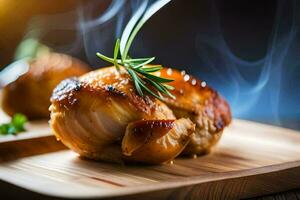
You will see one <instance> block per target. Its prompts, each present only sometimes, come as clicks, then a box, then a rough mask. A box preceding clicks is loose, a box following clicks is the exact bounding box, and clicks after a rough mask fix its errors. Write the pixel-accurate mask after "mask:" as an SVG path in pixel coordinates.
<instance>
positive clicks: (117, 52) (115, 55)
mask: <svg viewBox="0 0 300 200" xmlns="http://www.w3.org/2000/svg"><path fill="white" fill-rule="evenodd" d="M119 49H120V39H117V41H116V45H115V49H114V65H115V67H116V68H117V70H118V71H120V67H119V64H118V60H117V58H118V55H119Z"/></svg>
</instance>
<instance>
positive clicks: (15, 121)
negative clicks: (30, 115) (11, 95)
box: [0, 113, 27, 135]
mask: <svg viewBox="0 0 300 200" xmlns="http://www.w3.org/2000/svg"><path fill="white" fill-rule="evenodd" d="M26 122H27V118H26V116H25V115H23V114H20V113H17V114H15V115H14V116H13V117H12V119H11V121H10V122H9V123H4V124H1V125H0V135H16V134H17V133H20V132H23V131H25V128H24V125H25V123H26Z"/></svg>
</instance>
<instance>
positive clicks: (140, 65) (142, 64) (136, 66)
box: [132, 57, 155, 69]
mask: <svg viewBox="0 0 300 200" xmlns="http://www.w3.org/2000/svg"><path fill="white" fill-rule="evenodd" d="M154 59H155V57H152V58H150V59H149V60H146V61H145V62H141V63H139V64H137V65H133V66H132V67H133V68H134V69H137V68H140V67H143V66H144V65H147V64H149V63H151V62H152V61H153V60H154Z"/></svg>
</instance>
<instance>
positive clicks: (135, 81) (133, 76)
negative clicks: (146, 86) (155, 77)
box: [127, 68, 144, 96]
mask: <svg viewBox="0 0 300 200" xmlns="http://www.w3.org/2000/svg"><path fill="white" fill-rule="evenodd" d="M127 71H128V73H129V74H130V76H131V77H132V79H133V82H134V85H135V88H136V90H137V92H138V93H139V95H140V96H144V94H143V91H142V89H141V87H140V84H143V83H142V82H141V81H140V79H139V77H138V75H137V74H136V73H135V72H134V71H133V70H131V69H129V68H128V69H127Z"/></svg>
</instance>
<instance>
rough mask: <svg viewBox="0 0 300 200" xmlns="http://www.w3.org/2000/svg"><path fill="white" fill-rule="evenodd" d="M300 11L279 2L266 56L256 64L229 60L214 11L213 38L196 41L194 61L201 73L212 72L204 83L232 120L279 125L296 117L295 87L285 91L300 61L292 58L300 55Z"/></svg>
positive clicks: (229, 52)
mask: <svg viewBox="0 0 300 200" xmlns="http://www.w3.org/2000/svg"><path fill="white" fill-rule="evenodd" d="M299 9H300V7H299V5H297V4H296V1H284V0H282V1H278V5H277V13H276V18H275V23H274V24H275V26H274V27H273V31H272V34H271V38H270V42H269V46H268V50H267V54H266V56H265V57H264V58H262V59H259V60H256V61H247V60H243V59H241V58H239V57H237V56H236V55H234V54H233V52H232V50H231V49H230V47H229V45H228V44H227V42H226V40H225V39H224V36H223V35H222V30H221V28H220V27H221V26H220V21H219V18H218V12H217V11H216V8H214V10H213V13H212V19H213V21H212V22H211V24H212V25H213V27H212V30H211V32H213V33H215V34H214V35H211V34H209V35H203V34H201V35H200V34H199V35H198V36H197V39H196V46H197V51H198V54H199V57H200V59H201V60H202V62H203V65H204V66H205V67H206V68H210V69H211V70H213V71H214V73H213V74H214V76H215V77H211V78H209V79H210V81H211V84H212V85H214V86H215V87H217V88H219V89H220V90H221V93H222V94H223V95H225V96H226V97H227V99H228V100H229V102H230V104H231V108H232V110H233V115H234V116H235V117H240V118H248V119H255V120H265V119H269V120H270V121H273V122H275V123H277V124H279V125H280V123H281V118H282V117H286V116H291V117H297V116H299V117H300V106H299V101H298V102H297V101H296V99H298V100H299V97H300V96H299V91H300V90H299V86H295V87H294V88H293V89H292V90H290V89H287V88H289V87H287V85H286V84H289V81H291V82H292V80H289V77H291V76H290V75H288V74H287V73H288V71H289V70H293V69H295V68H296V67H298V68H299V64H300V57H299V55H296V53H295V52H296V51H295V50H296V49H298V52H300V51H299V42H300V41H299V25H300V13H299ZM297 44H298V45H297ZM295 48H296V49H295ZM219 66H222V69H225V70H220V67H219ZM290 73H292V72H290ZM298 74H299V73H298ZM253 77H254V78H253ZM299 78H300V77H298V79H299ZM295 82H296V81H294V83H295ZM298 82H299V81H298ZM287 90H288V91H287ZM285 95H287V96H285ZM287 98H289V99H287ZM293 100H294V101H293ZM281 108H284V109H281Z"/></svg>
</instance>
